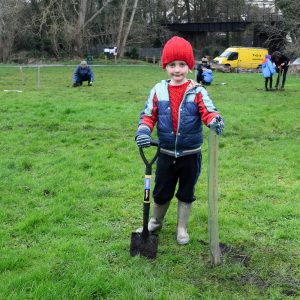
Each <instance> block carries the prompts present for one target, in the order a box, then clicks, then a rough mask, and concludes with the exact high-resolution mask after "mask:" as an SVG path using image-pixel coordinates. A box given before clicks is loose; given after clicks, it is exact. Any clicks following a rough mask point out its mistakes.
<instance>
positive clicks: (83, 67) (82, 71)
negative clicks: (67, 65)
mask: <svg viewBox="0 0 300 300" xmlns="http://www.w3.org/2000/svg"><path fill="white" fill-rule="evenodd" d="M83 81H87V82H88V85H89V86H92V85H93V81H94V73H93V70H92V68H91V67H90V66H89V65H88V64H87V62H86V61H85V60H83V61H82V62H81V63H80V65H78V66H77V67H76V69H75V71H74V75H73V87H77V86H81V85H82V82H83Z"/></svg>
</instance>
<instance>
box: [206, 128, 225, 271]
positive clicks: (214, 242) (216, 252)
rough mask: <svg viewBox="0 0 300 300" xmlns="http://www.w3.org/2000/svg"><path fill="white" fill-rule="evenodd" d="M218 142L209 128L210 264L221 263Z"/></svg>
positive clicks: (216, 136)
mask: <svg viewBox="0 0 300 300" xmlns="http://www.w3.org/2000/svg"><path fill="white" fill-rule="evenodd" d="M218 142H219V137H218V135H217V134H216V133H215V131H214V130H213V129H210V130H209V136H208V231H209V247H210V262H211V264H212V266H217V265H220V264H221V263H222V262H221V250H220V244H219V225H218Z"/></svg>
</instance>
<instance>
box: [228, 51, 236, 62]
mask: <svg viewBox="0 0 300 300" xmlns="http://www.w3.org/2000/svg"><path fill="white" fill-rule="evenodd" d="M238 57H239V54H238V53H237V52H231V53H230V55H229V56H228V58H227V59H228V60H237V59H238Z"/></svg>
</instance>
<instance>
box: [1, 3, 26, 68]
mask: <svg viewBox="0 0 300 300" xmlns="http://www.w3.org/2000/svg"><path fill="white" fill-rule="evenodd" d="M23 4H24V3H23V2H22V1H18V0H16V1H12V0H1V2H0V61H2V62H7V61H8V60H9V57H10V55H11V53H12V50H13V45H14V42H15V39H16V36H17V31H18V29H19V28H20V27H21V26H20V25H21V24H20V23H19V18H18V15H19V13H20V11H21V10H22V7H23Z"/></svg>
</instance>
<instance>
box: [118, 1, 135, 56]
mask: <svg viewBox="0 0 300 300" xmlns="http://www.w3.org/2000/svg"><path fill="white" fill-rule="evenodd" d="M138 1H139V0H134V5H133V9H132V13H131V16H130V20H129V24H128V27H127V29H126V32H125V35H124V39H123V42H122V45H121V49H120V57H123V56H124V49H125V45H126V43H127V38H128V35H129V32H130V29H131V26H132V22H133V18H134V15H135V11H136V7H137V4H138Z"/></svg>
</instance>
